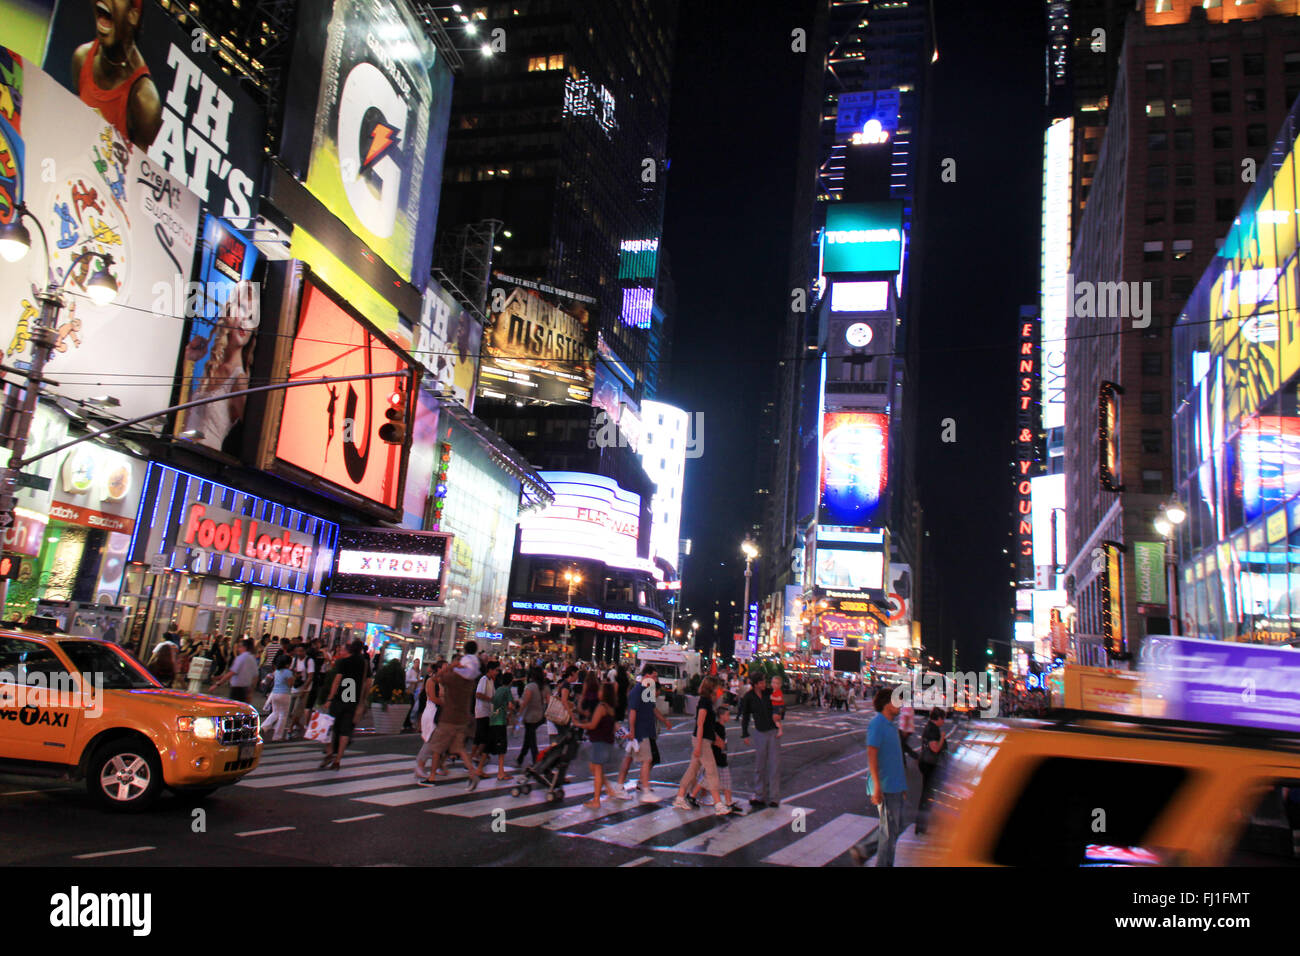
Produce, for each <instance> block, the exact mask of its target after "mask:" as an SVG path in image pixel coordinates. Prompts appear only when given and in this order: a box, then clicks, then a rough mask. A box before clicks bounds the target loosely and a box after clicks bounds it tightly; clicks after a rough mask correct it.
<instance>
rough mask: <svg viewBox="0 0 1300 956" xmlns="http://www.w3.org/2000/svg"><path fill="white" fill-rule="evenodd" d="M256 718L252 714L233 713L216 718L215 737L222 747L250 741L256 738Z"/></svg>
mask: <svg viewBox="0 0 1300 956" xmlns="http://www.w3.org/2000/svg"><path fill="white" fill-rule="evenodd" d="M257 725H258V720H257V717H256V716H254V715H252V714H233V715H231V716H229V717H218V718H217V739H218V740H220V741H221V745H222V746H223V747H227V746H230V745H232V744H245V743H252V742H253V741H255V740H257V739H258V733H257V731H258V727H257Z"/></svg>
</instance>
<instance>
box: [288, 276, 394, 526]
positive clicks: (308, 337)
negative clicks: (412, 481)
mask: <svg viewBox="0 0 1300 956" xmlns="http://www.w3.org/2000/svg"><path fill="white" fill-rule="evenodd" d="M402 370H409V371H410V372H411V377H410V378H399V377H394V378H391V379H388V378H378V379H367V380H362V381H351V382H334V383H322V384H319V385H304V386H301V387H299V388H289V389H285V391H284V403H283V410H282V411H281V414H280V429H279V436H278V437H277V439H276V442H275V458H276V461H277V464H284V465H289V466H292V467H293V468H295V469H299V470H301V471H302V472H305V473H306V475H307V476H310V477H312V478H315V479H317V480H319V481H322V482H325V483H326V484H327V485H330V486H332V489H327V490H333V489H337V490H338V491H341V492H343V493H344V495H343V496H344V497H346V498H361V499H364V500H366V501H369V502H373V503H374V504H377V505H380V506H381V507H383V508H384V509H387V510H390V511H393V512H397V511H400V508H401V503H402V483H403V480H404V478H405V472H406V455H407V452H408V450H409V448H410V439H409V437H407V438H405V439H404V440H403V441H402V443H401V444H387V443H385V442H384V441H383V440H382V439H381V438H380V437H379V430H380V428H381V427H382V426H383V425H385V424H387V422H388V419H387V417H386V412H387V411H388V410H389V409H390V408H392V407H394V404H397V405H398V406H400V405H401V404H403V403H404V404H405V406H406V410H407V421H408V422H409V421H410V419H411V404H412V396H413V395H414V394H415V392H416V384H417V379H416V374H417V373H416V371H415V369H414V368H413V367H412V366H411V364H410V363H409V362H408V361H407V360H406V359H404V358H403V357H402V356H401V355H400V354H399V353H398V352H396V351H395V350H394V349H393V348H392V347H391V346H389V345H388V344H387V343H386V342H385V341H384V340H383V339H381V338H380V337H379V336H377V335H376V334H375V333H374V332H372V331H371V330H370V328H369V327H368V326H366V325H365V324H364V323H363V322H362V321H360V320H359V319H357V318H354V317H353V315H352V314H351V313H350V312H349V311H348V310H346V309H345V308H344V307H343V306H342V305H341V304H340V303H339V302H337V301H336V300H335V299H334V297H333V296H332V294H330V293H328V292H327V291H326V290H325V289H324V287H323V286H321V285H319V284H318V283H317V282H315V281H313V280H312V279H310V278H309V279H306V280H305V281H304V282H303V294H302V304H301V307H300V308H299V311H298V327H297V329H296V330H295V331H294V336H293V346H292V351H291V353H290V358H289V374H288V378H289V380H290V381H294V380H302V379H315V378H326V377H331V376H346V375H365V374H373V373H375V372H399V371H402ZM395 393H396V395H397V396H398V399H397V401H396V402H395V403H393V402H392V399H393V397H394V395H395ZM407 434H408V435H409V429H408V432H407Z"/></svg>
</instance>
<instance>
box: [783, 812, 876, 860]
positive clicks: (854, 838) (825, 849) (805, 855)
mask: <svg viewBox="0 0 1300 956" xmlns="http://www.w3.org/2000/svg"><path fill="white" fill-rule="evenodd" d="M878 824H879V821H878V820H876V818H875V817H864V816H861V815H859V814H856V813H841V814H840V815H839V816H838V817H836V818H835V819H834V820H832V821H830V823H826V824H823V825H822V826H820V827H818V828H817V829H816V830H813V831H812V832H811V833H809V834H808V835H807V836H805V837H803V838H802V839H800V840H796V841H795V842H794V843H791V844H790V845H789V846H786V847H782V848H781V849H779V850H777V851H776V852H775V853H771V854H769V855H768V856H765V857H763V862H764V863H774V864H776V865H778V866H825V865H826V864H827V863H830V862H831V861H832V860H834V859H836V858H838V857H840V856H842V855H843V854H845V853H847V852H848V851H849V847H851V846H853V845H854V844H855V843H858V842H860V841H862V840H865V839H866V838H867V837H869V836H870V835H871V834H872V833H874V832H875V830H876V827H877V826H878Z"/></svg>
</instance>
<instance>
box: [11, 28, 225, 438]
mask: <svg viewBox="0 0 1300 956" xmlns="http://www.w3.org/2000/svg"><path fill="white" fill-rule="evenodd" d="M0 120H3V122H0V132H2V134H3V135H2V137H0V138H3V139H4V140H8V141H9V142H7V143H0V172H7V173H10V174H11V175H9V176H8V177H6V176H5V175H0V221H4V220H5V216H6V212H7V214H8V216H9V217H12V215H13V206H12V203H16V202H17V201H19V200H21V201H25V202H26V204H27V207H28V209H29V210H30V211H31V213H32V215H33V216H35V217H36V218H37V219H38V220H39V221H40V223H41V230H37V229H36V228H35V227H34V225H33V224H32V222H31V220H30V219H26V220H25V221H24V224H25V225H26V227H27V229H28V231H29V232H30V234H31V238H32V243H31V246H30V248H28V250H27V253H26V254H25V255H24V256H23V257H22V258H20V259H19V260H18V261H17V262H8V261H4V260H3V259H0V353H2V354H3V361H4V362H5V363H6V364H8V365H11V366H14V367H17V368H27V367H28V365H29V364H30V362H31V359H32V343H31V336H32V332H33V329H34V327H35V323H36V318H37V315H38V314H39V310H40V304H39V302H38V301H37V299H36V292H37V291H38V290H40V289H43V288H44V287H45V284H46V281H47V273H46V257H45V251H44V249H43V248H42V242H41V234H40V233H41V231H42V230H43V232H44V235H45V237H46V238H47V239H48V242H49V257H50V258H49V268H50V271H51V272H52V273H53V276H54V280H55V281H56V282H59V283H62V288H63V291H64V292H65V296H64V299H65V304H64V307H63V308H62V310H60V312H59V315H58V320H57V328H56V332H57V341H56V343H55V345H54V354H53V356H52V357H51V359H50V362H49V364H48V365H47V366H46V368H47V370H48V373H49V375H50V377H51V378H52V379H53V380H54V382H57V383H58V384H57V385H54V384H52V383H51V384H50V385H49V386H48V387H49V389H50V390H51V391H54V392H57V393H58V394H61V395H65V396H68V397H70V398H83V399H84V398H90V397H93V396H97V395H104V394H109V395H112V396H114V397H116V398H117V399H118V400H119V401H120V402H121V408H120V414H121V415H122V416H123V417H127V418H131V417H135V416H137V415H146V414H148V413H149V412H151V411H155V410H158V409H162V408H166V407H167V406H168V405H170V404H171V396H172V376H173V375H174V374H175V371H176V356H177V354H178V353H179V351H180V340H181V333H182V331H183V329H184V327H185V322H184V318H183V317H182V316H180V315H179V314H177V313H176V312H174V311H167V312H162V313H160V312H159V311H158V310H157V309H156V308H155V303H156V300H157V289H158V288H159V287H160V286H161V287H163V288H168V289H170V288H174V286H175V283H176V281H177V280H178V279H181V278H188V277H189V275H190V269H191V266H192V264H193V261H194V246H195V241H196V230H197V228H198V218H199V200H198V197H197V196H195V195H194V193H192V192H190V191H189V190H188V189H186V188H185V186H184V185H183V184H182V183H181V182H179V181H178V180H177V179H175V178H174V177H173V176H171V175H170V174H168V173H167V172H166V170H164V169H163V168H162V167H161V166H159V165H158V164H157V163H156V162H154V161H153V160H152V159H151V158H149V157H148V156H147V155H145V154H144V153H143V152H142V151H141V150H139V149H136V148H135V147H133V146H132V145H131V144H130V143H129V142H128V141H127V140H126V138H125V137H123V136H122V134H121V133H119V132H118V131H117V130H116V129H115V128H114V127H113V126H111V125H109V124H108V123H106V122H104V120H103V119H102V118H101V117H100V116H99V115H98V114H96V113H95V112H94V111H93V110H91V109H89V108H87V107H86V106H85V105H83V104H82V103H79V102H78V101H77V98H76V97H75V96H73V95H72V94H71V93H69V92H68V91H67V90H65V89H63V88H62V87H61V86H59V84H58V83H56V82H55V81H54V79H53V78H52V77H50V76H48V75H46V74H45V73H44V72H42V71H41V70H40V69H38V68H37V67H36V66H34V65H32V64H31V63H28V62H26V61H24V60H22V59H21V58H20V57H17V56H15V55H13V54H12V53H11V52H10V51H8V50H6V49H4V48H3V47H0ZM6 207H7V209H6ZM83 253H90V254H89V255H83ZM101 256H110V257H111V258H112V262H111V264H110V265H108V267H107V272H108V274H109V276H110V278H111V279H112V280H113V281H114V282H115V283H116V285H117V294H116V296H115V297H114V298H113V300H112V301H111V302H109V303H108V304H107V305H103V306H99V305H96V304H95V303H94V301H92V300H91V299H90V298H89V296H88V294H87V293H88V287H89V283H90V280H91V278H92V277H93V276H94V275H95V274H96V273H97V272H98V271H99V270H100V269H101V268H102V267H103V266H104V262H105V260H104V259H103V258H101ZM69 270H71V275H69V274H68V272H69ZM150 424H151V425H153V426H155V427H156V426H158V425H161V420H158V421H156V422H153V423H150Z"/></svg>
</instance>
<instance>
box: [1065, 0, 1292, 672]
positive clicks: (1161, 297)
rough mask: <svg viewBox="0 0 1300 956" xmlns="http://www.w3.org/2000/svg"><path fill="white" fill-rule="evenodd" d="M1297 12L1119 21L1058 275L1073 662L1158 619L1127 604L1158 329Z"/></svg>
mask: <svg viewBox="0 0 1300 956" xmlns="http://www.w3.org/2000/svg"><path fill="white" fill-rule="evenodd" d="M1296 13H1297V4H1296V2H1295V0H1285V2H1267V3H1255V4H1249V5H1232V6H1229V5H1223V6H1212V7H1202V6H1201V5H1200V4H1195V5H1193V4H1190V3H1188V2H1187V0H1158V2H1155V3H1148V4H1147V5H1146V9H1145V11H1144V12H1143V13H1142V14H1140V15H1139V14H1134V15H1133V16H1132V17H1131V18H1130V21H1129V23H1128V26H1127V28H1126V31H1125V32H1126V36H1125V42H1124V48H1123V53H1122V56H1121V60H1120V68H1119V71H1118V77H1117V80H1116V85H1115V89H1114V92H1113V94H1112V95H1111V97H1110V107H1109V116H1108V124H1107V130H1106V137H1105V140H1104V142H1103V143H1102V145H1101V147H1100V155H1099V159H1098V163H1097V167H1096V172H1095V176H1094V178H1093V181H1092V184H1091V189H1090V192H1089V194H1088V195H1089V198H1090V201H1089V202H1088V203H1087V205H1086V206H1085V208H1084V211H1083V215H1082V218H1081V221H1080V223H1079V226H1078V228H1077V230H1076V233H1077V238H1076V240H1075V244H1074V249H1073V254H1072V262H1071V266H1070V275H1069V279H1070V281H1069V283H1068V284H1067V286H1066V288H1065V289H1064V290H1063V296H1064V299H1063V301H1064V304H1065V305H1066V306H1067V308H1068V309H1069V313H1070V314H1069V318H1068V335H1069V341H1068V343H1067V348H1066V368H1067V385H1066V402H1065V416H1066V420H1065V430H1066V431H1065V475H1066V494H1067V499H1066V509H1067V531H1068V535H1069V555H1070V560H1069V566H1068V568H1067V571H1066V578H1065V583H1066V588H1067V591H1069V592H1070V594H1071V596H1072V603H1073V606H1074V607H1075V608H1076V610H1077V621H1076V625H1075V644H1076V653H1077V654H1078V656H1079V659H1080V660H1081V661H1083V662H1088V663H1095V662H1102V661H1104V660H1106V659H1107V652H1109V654H1110V656H1111V657H1112V658H1113V657H1115V656H1118V657H1119V659H1121V660H1123V659H1124V656H1123V655H1125V654H1131V653H1132V652H1134V651H1135V650H1136V649H1137V647H1138V646H1139V644H1140V642H1141V639H1142V637H1143V636H1144V635H1145V634H1147V633H1168V631H1167V630H1166V629H1167V628H1168V627H1169V621H1168V613H1167V608H1166V607H1165V606H1164V605H1158V606H1157V605H1146V606H1141V605H1139V595H1138V592H1137V588H1136V580H1135V579H1136V575H1135V574H1134V573H1133V571H1134V567H1133V561H1134V558H1133V554H1134V549H1133V547H1132V546H1133V545H1135V544H1137V543H1141V542H1151V541H1158V538H1159V536H1158V535H1157V533H1156V532H1155V529H1154V528H1153V527H1152V522H1153V520H1154V518H1155V517H1156V514H1157V511H1158V508H1159V506H1160V505H1161V504H1162V503H1164V502H1165V501H1166V500H1167V499H1168V497H1169V496H1170V495H1171V494H1172V493H1173V490H1174V488H1173V482H1172V457H1171V453H1172V442H1171V436H1170V408H1169V402H1170V395H1171V380H1170V365H1171V352H1170V337H1169V334H1168V328H1169V327H1170V326H1171V325H1172V323H1173V321H1174V319H1175V318H1176V316H1177V314H1178V310H1180V309H1181V308H1183V305H1184V304H1185V303H1186V301H1187V298H1188V295H1189V294H1190V293H1191V291H1192V289H1193V287H1194V285H1195V283H1196V280H1197V277H1199V275H1200V274H1201V272H1202V271H1203V270H1204V268H1205V266H1206V264H1207V263H1208V262H1209V261H1210V259H1211V257H1212V256H1213V255H1214V252H1215V250H1216V248H1218V246H1219V245H1220V243H1221V242H1222V240H1223V237H1224V235H1225V234H1226V233H1227V231H1228V229H1229V228H1230V227H1231V225H1232V222H1233V219H1234V217H1235V216H1236V214H1237V210H1238V208H1239V207H1240V205H1241V202H1242V199H1243V197H1244V196H1245V194H1246V191H1247V190H1248V189H1249V188H1250V182H1249V181H1247V178H1248V175H1249V170H1250V169H1252V168H1254V166H1255V165H1257V164H1260V163H1261V161H1262V160H1263V158H1264V155H1265V153H1266V152H1267V150H1268V147H1269V144H1270V142H1271V136H1272V135H1273V131H1275V130H1276V129H1277V128H1278V127H1279V126H1280V125H1281V122H1282V119H1283V117H1284V116H1285V115H1286V111H1287V108H1288V107H1289V106H1290V104H1291V102H1292V100H1293V99H1294V97H1295V96H1296V94H1297V92H1300V90H1298V89H1297V71H1300V18H1297V17H1296ZM1288 70H1290V72H1288ZM1101 283H1107V285H1101ZM1116 283H1119V284H1116ZM1099 432H1100V434H1099Z"/></svg>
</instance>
